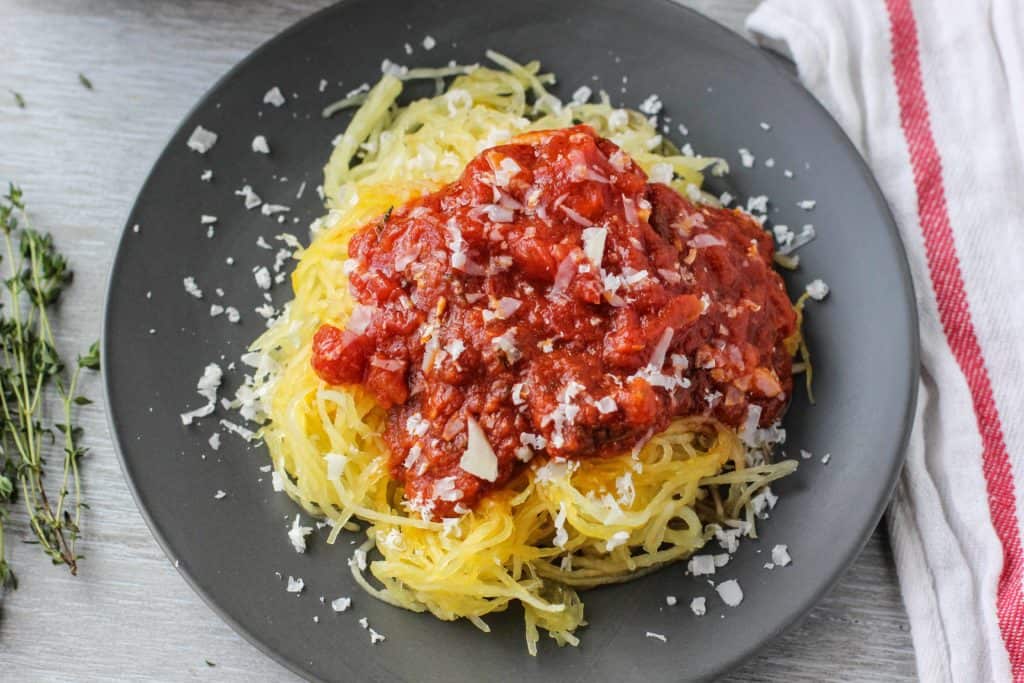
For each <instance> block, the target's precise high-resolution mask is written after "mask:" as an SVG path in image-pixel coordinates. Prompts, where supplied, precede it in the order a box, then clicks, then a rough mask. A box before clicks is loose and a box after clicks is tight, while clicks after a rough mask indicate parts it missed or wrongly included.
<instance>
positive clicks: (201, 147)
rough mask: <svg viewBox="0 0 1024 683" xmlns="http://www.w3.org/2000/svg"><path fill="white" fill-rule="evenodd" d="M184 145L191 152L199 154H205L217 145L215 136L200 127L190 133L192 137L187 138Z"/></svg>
mask: <svg viewBox="0 0 1024 683" xmlns="http://www.w3.org/2000/svg"><path fill="white" fill-rule="evenodd" d="M186 144H187V145H188V148H189V149H191V150H192V151H194V152H199V153H200V154H206V153H207V152H209V151H210V149H211V148H212V147H213V146H214V145H215V144H217V134H216V133H214V132H213V131H211V130H206V129H205V128H203V127H202V126H196V129H195V130H194V131H192V135H190V136H189V138H188V142H187V143H186Z"/></svg>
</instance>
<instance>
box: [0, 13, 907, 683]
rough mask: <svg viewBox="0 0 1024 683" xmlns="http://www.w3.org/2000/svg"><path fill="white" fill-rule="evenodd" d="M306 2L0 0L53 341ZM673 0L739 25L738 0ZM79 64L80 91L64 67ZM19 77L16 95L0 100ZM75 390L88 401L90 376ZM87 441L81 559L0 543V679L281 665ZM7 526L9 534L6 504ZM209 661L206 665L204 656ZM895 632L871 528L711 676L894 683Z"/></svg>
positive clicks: (898, 657)
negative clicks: (141, 212) (841, 564)
mask: <svg viewBox="0 0 1024 683" xmlns="http://www.w3.org/2000/svg"><path fill="white" fill-rule="evenodd" d="M326 4H328V3H326V2H324V1H323V0H268V1H266V2H261V3H248V4H245V5H234V4H232V3H230V2H227V1H213V0H211V1H208V2H202V3H192V2H187V1H186V0H176V1H172V2H153V3H139V2H130V1H128V0H50V1H49V2H33V1H31V0H3V1H2V2H0V26H2V27H3V30H2V35H3V37H2V40H0V150H2V152H0V181H4V182H6V181H7V180H15V181H17V182H18V183H19V184H21V185H22V186H23V187H24V189H25V191H26V193H27V194H28V198H29V201H30V204H31V208H32V213H33V216H34V219H35V221H36V222H37V224H38V225H39V226H40V227H43V228H45V229H46V230H49V231H52V232H53V233H54V234H55V236H56V238H57V240H58V242H59V243H60V245H61V246H62V248H63V249H64V250H65V251H66V252H67V253H68V255H69V256H70V258H71V261H72V263H73V265H74V267H75V270H76V283H75V286H74V287H73V288H72V289H71V290H70V292H69V296H68V298H67V299H66V300H65V302H64V305H63V307H62V309H61V312H60V315H59V319H58V330H59V340H58V341H59V343H60V345H61V346H62V348H65V349H67V350H68V351H69V352H70V353H73V352H75V351H78V350H80V349H83V348H84V347H85V346H87V345H88V343H89V342H90V341H91V340H93V339H95V338H97V337H98V336H99V330H100V325H101V316H102V305H103V302H102V294H103V289H104V284H105V282H106V277H107V270H108V268H109V265H110V259H111V256H112V253H113V248H114V245H115V244H116V240H117V238H118V233H119V230H120V227H121V225H122V223H123V221H124V218H125V216H126V215H127V212H128V210H129V207H130V205H131V202H132V201H133V199H134V197H135V194H136V192H137V191H138V189H139V187H140V185H141V183H142V180H143V179H144V177H145V174H146V173H147V171H148V170H149V166H150V164H151V163H152V162H153V160H154V159H155V158H156V156H157V154H158V153H159V152H160V150H161V148H162V147H163V144H164V141H165V140H166V138H167V137H168V136H169V135H170V133H171V131H172V130H173V129H174V127H175V125H176V124H177V122H178V121H179V120H180V119H181V117H182V116H183V115H184V114H185V113H186V112H187V110H188V109H189V108H190V107H191V106H192V104H193V103H194V102H195V100H196V99H197V98H198V97H199V96H200V95H201V94H202V92H203V91H204V90H205V89H206V88H207V87H208V86H209V85H210V84H211V83H212V82H213V81H214V80H215V79H216V78H217V77H219V76H220V75H221V74H222V73H223V72H224V71H225V70H227V69H228V68H229V67H230V66H231V65H232V64H234V63H235V62H236V61H237V60H239V59H240V58H242V57H243V56H244V55H245V54H246V53H248V52H249V51H250V50H251V49H253V48H254V47H256V46H257V45H258V44H260V43H261V42H262V41H264V40H265V39H267V38H268V37H270V36H272V35H273V34H274V33H276V32H278V31H279V30H281V29H283V28H285V27H286V26H288V25H289V24H291V23H293V22H294V21H296V20H297V19H299V18H301V17H302V16H304V15H306V14H308V13H309V12H311V11H313V10H314V9H317V8H318V7H321V6H324V5H326ZM685 4H688V5H691V6H693V7H695V8H696V9H698V10H700V11H702V12H704V13H706V14H708V15H710V16H712V17H713V18H715V19H717V20H718V21H720V22H722V23H724V24H725V25H727V26H729V27H731V28H733V29H734V30H739V31H742V23H743V18H744V17H745V16H746V14H747V13H748V12H749V11H750V10H751V9H752V8H753V6H754V5H755V4H756V0H721V1H719V2H714V1H713V0H692V1H690V2H686V3H685ZM79 72H83V73H85V74H87V75H88V76H89V78H91V79H92V81H93V83H94V84H95V87H96V90H95V91H94V92H88V91H86V90H84V89H83V88H82V87H81V86H80V85H79V84H78V81H77V74H78V73H79ZM7 89H14V90H17V91H19V92H21V93H22V94H23V95H24V97H25V99H26V100H27V103H28V107H27V108H26V109H24V110H21V109H18V108H16V107H15V106H14V105H13V102H12V101H10V100H8V99H6V98H7V97H8V93H7ZM85 391H86V393H87V394H89V395H91V396H93V397H94V398H99V395H100V387H99V383H98V381H97V380H96V378H90V379H88V380H87V381H86V385H85ZM82 423H83V425H84V427H85V429H86V433H87V436H86V440H87V445H89V446H90V447H91V448H92V449H93V451H92V455H91V456H90V458H89V460H88V462H87V463H86V465H85V475H84V478H85V486H86V489H87V496H88V499H89V501H90V502H91V503H92V505H93V508H92V510H91V511H90V512H89V513H88V515H87V517H86V521H85V534H86V536H85V541H84V543H83V545H82V551H83V553H84V554H85V555H86V556H87V559H86V560H85V561H84V562H83V563H82V567H81V574H80V576H79V577H77V578H72V577H70V576H69V575H68V574H67V572H66V571H64V570H62V569H60V568H54V567H52V566H50V564H49V562H48V561H46V560H45V559H44V558H43V557H42V556H41V554H40V553H39V552H38V550H36V549H35V548H33V547H30V546H24V545H21V544H19V543H17V542H15V543H13V544H12V545H13V552H12V559H13V562H14V563H15V565H16V567H17V568H18V569H19V571H20V576H21V580H22V585H21V588H20V589H19V590H18V591H16V592H14V593H13V594H11V595H9V596H8V597H7V598H6V600H5V601H4V604H3V609H2V612H0V659H2V661H3V674H2V677H4V678H5V679H6V680H26V681H57V680H69V679H71V680H75V681H108V680H114V679H132V680H140V681H186V680H200V679H205V680H219V681H248V680H253V679H258V680H268V681H292V680H297V679H296V678H295V677H294V676H293V675H291V674H290V673H288V672H286V671H285V670H283V669H282V668H281V667H280V666H278V665H277V664H275V663H274V662H272V661H271V660H269V659H268V658H266V657H263V656H262V655H260V654H259V653H258V651H257V650H256V649H255V648H254V647H252V646H250V645H249V644H247V643H246V642H245V641H244V640H242V639H241V638H240V637H239V636H237V635H236V634H235V633H234V632H233V631H231V630H230V629H229V628H228V627H227V626H226V625H225V624H224V623H223V622H221V621H220V619H219V618H217V617H216V616H215V615H214V614H213V612H211V611H210V610H209V608H207V607H206V606H205V605H204V604H203V603H202V602H201V600H200V599H199V598H198V597H197V596H196V595H195V594H193V593H192V591H191V590H190V589H189V588H188V586H187V585H186V584H185V582H184V581H183V580H182V579H181V578H180V577H179V576H178V574H177V572H175V570H174V568H173V567H172V566H171V564H170V562H169V561H168V560H167V559H166V558H165V557H164V556H163V554H162V553H161V551H160V549H159V548H158V547H157V545H156V543H155V542H154V540H153V538H152V537H151V536H150V534H149V531H148V530H147V528H146V526H145V524H144V523H143V521H142V519H141V517H140V515H139V513H138V511H137V509H136V508H135V504H134V502H133V501H132V499H131V496H130V494H129V493H128V489H127V487H126V486H125V485H124V481H123V478H122V475H121V472H120V469H119V467H118V465H117V461H116V458H115V456H114V453H113V450H112V447H111V444H110V441H109V437H108V434H107V429H106V425H105V418H104V416H103V413H102V406H100V405H94V406H91V407H89V408H86V409H85V410H83V413H82ZM10 535H11V537H12V538H14V539H19V538H23V537H25V535H26V529H25V519H24V517H23V516H21V515H20V511H18V510H15V513H14V517H13V520H12V525H11V531H10ZM206 659H209V660H211V661H213V662H215V663H216V665H217V666H216V668H209V667H208V666H207V665H206V663H205V660H206ZM914 676H915V671H914V662H913V653H912V650H911V643H910V636H909V629H908V625H907V619H906V615H905V613H904V610H903V607H902V604H901V601H900V595H899V590H898V588H897V585H896V577H895V572H894V569H893V566H892V559H891V556H890V552H889V549H888V545H887V541H886V539H885V536H884V535H883V534H882V533H876V534H875V536H874V537H873V538H872V539H871V541H870V543H869V544H868V546H867V548H866V549H865V551H864V553H863V554H862V555H861V557H860V558H859V559H858V561H857V562H856V564H855V565H854V567H853V568H852V569H851V571H850V572H849V574H848V575H847V576H846V577H845V578H844V579H843V580H842V581H841V582H840V584H839V585H838V586H837V587H836V589H835V590H834V591H833V592H832V593H831V594H830V595H829V596H828V597H827V598H826V599H825V600H824V601H823V602H822V603H821V604H820V605H819V606H818V607H816V608H815V609H814V610H813V611H812V612H811V613H810V614H809V615H808V616H807V617H806V619H805V620H804V622H803V623H802V625H800V626H799V627H798V628H797V629H795V630H793V631H792V632H790V633H789V634H787V635H785V636H783V637H781V638H779V639H778V640H777V641H776V642H774V643H772V644H771V645H769V646H768V647H767V648H766V649H765V650H764V651H763V652H762V653H760V654H759V655H758V656H757V657H756V658H755V659H754V660H753V661H751V662H750V663H748V664H747V665H746V666H745V667H744V668H742V669H741V670H740V671H738V672H737V673H736V674H734V675H733V676H732V677H730V678H729V680H733V681H741V680H756V681H822V680H883V679H884V680H912V679H913V678H914Z"/></svg>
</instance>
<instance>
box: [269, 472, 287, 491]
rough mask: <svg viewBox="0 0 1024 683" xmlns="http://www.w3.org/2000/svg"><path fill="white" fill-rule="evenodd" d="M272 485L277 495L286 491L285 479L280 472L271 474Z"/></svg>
mask: <svg viewBox="0 0 1024 683" xmlns="http://www.w3.org/2000/svg"><path fill="white" fill-rule="evenodd" d="M270 485H271V487H273V489H274V491H275V492H276V493H280V492H281V491H284V479H283V478H282V477H281V474H280V473H279V472H271V473H270Z"/></svg>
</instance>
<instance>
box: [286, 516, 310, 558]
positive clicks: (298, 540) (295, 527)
mask: <svg viewBox="0 0 1024 683" xmlns="http://www.w3.org/2000/svg"><path fill="white" fill-rule="evenodd" d="M300 521H301V519H300V515H295V521H294V522H292V528H291V529H289V530H288V540H289V541H291V542H292V547H293V548H295V552H297V553H304V552H306V536H309V535H310V534H311V533H313V527H311V526H302V525H301V524H299V522H300Z"/></svg>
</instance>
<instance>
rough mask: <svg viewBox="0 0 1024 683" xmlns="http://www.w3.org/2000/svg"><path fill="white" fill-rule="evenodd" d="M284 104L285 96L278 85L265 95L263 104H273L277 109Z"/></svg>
mask: <svg viewBox="0 0 1024 683" xmlns="http://www.w3.org/2000/svg"><path fill="white" fill-rule="evenodd" d="M284 103H285V99H284V95H283V94H281V89H280V88H279V87H277V86H276V85H275V86H274V87H273V88H271V89H270V90H268V91H267V92H266V94H265V95H263V104H272V105H274V106H275V107H280V106H281V105H283V104H284Z"/></svg>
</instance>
